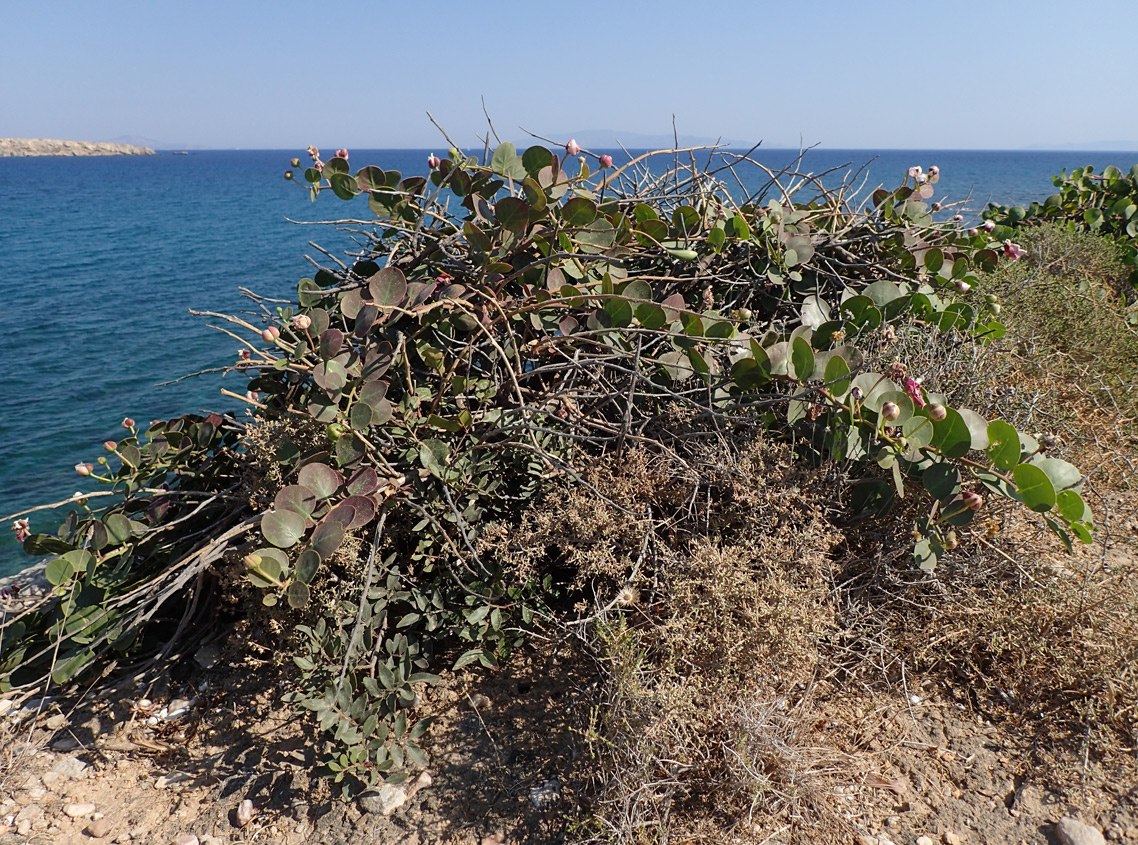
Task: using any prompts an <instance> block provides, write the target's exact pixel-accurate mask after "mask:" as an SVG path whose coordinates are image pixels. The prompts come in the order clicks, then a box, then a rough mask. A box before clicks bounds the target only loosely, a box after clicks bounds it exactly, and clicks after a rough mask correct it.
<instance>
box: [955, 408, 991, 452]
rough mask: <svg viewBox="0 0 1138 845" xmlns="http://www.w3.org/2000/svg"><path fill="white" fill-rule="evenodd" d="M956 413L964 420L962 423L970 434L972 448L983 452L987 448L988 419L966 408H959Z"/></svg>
mask: <svg viewBox="0 0 1138 845" xmlns="http://www.w3.org/2000/svg"><path fill="white" fill-rule="evenodd" d="M958 413H959V414H960V418H961V419H962V420H964V424H965V425H966V426H968V431H969V433H970V434H971V435H972V448H973V449H975V450H976V451H977V452H983V451H984V450H985V449H987V448H988V444H989V440H988V421H987V420H986V419H984V418H983V417H982V416H980V415H979V414H977V413H976V412H975V411H970V410H968V409H967V408H961V409H960V410H959V411H958Z"/></svg>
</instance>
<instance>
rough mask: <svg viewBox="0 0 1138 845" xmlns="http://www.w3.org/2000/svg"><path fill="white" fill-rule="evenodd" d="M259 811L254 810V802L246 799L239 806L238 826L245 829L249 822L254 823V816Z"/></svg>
mask: <svg viewBox="0 0 1138 845" xmlns="http://www.w3.org/2000/svg"><path fill="white" fill-rule="evenodd" d="M256 814H257V811H256V810H255V809H254V808H253V802H252V801H250V800H249V799H248V798H246V799H245V800H244V801H242V802H241V803H240V804H238V805H237V826H238V827H245V826H246V825H247V824H249V822H251V821H253V816H255V815H256Z"/></svg>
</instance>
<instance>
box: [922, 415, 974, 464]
mask: <svg viewBox="0 0 1138 845" xmlns="http://www.w3.org/2000/svg"><path fill="white" fill-rule="evenodd" d="M945 411H946V414H945V418H944V419H943V420H933V439H932V443H931V444H930V445H932V446H934V447H935V448H937V449H939V450H940V451H941V453H942V454H943V455H944V456H945V457H946V458H962V457H964V456H965V455H966V454H968V451H969V450H970V449H971V448H972V432H970V431H969V430H968V425H967V424H966V423H965V422H964V419H963V418H962V417H961V416H960V414H959V412H957V411H956V410H955V409H954V408H945Z"/></svg>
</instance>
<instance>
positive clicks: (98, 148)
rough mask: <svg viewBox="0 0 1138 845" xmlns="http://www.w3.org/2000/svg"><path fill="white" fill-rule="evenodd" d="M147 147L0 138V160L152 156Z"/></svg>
mask: <svg viewBox="0 0 1138 845" xmlns="http://www.w3.org/2000/svg"><path fill="white" fill-rule="evenodd" d="M152 155H157V153H155V152H154V150H152V149H150V148H149V147H134V146H131V145H130V144H100V143H94V142H92V141H56V140H52V139H49V138H0V158H4V157H12V156H152Z"/></svg>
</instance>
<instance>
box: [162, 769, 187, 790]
mask: <svg viewBox="0 0 1138 845" xmlns="http://www.w3.org/2000/svg"><path fill="white" fill-rule="evenodd" d="M192 779H193V778H192V777H191V776H190V775H188V774H186V773H185V772H178V771H174V772H170V773H169V774H165V775H162V776H161V777H160V778H158V779H157V780H155V781H154V786H155V787H156V788H157V789H166V788H168V787H171V786H178V785H179V784H184V783H185V782H186V781H188V780H192Z"/></svg>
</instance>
